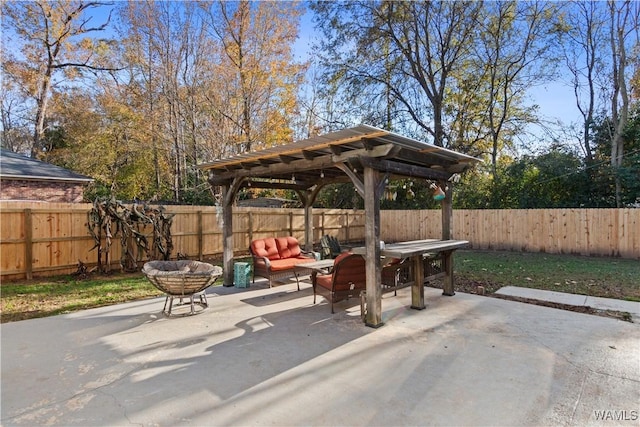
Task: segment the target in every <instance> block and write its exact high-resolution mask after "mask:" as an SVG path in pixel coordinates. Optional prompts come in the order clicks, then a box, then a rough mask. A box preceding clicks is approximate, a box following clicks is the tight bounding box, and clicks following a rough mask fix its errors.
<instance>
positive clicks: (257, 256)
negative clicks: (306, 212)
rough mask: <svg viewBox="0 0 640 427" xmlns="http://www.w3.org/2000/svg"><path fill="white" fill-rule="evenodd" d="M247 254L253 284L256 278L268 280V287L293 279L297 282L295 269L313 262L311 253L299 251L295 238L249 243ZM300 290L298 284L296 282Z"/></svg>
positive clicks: (258, 240) (279, 238) (257, 240)
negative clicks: (251, 268) (251, 258)
mask: <svg viewBox="0 0 640 427" xmlns="http://www.w3.org/2000/svg"><path fill="white" fill-rule="evenodd" d="M249 252H251V256H252V257H253V282H254V283H255V280H256V276H260V277H265V278H267V279H268V280H269V287H272V286H273V281H279V280H284V279H287V278H289V277H295V278H296V282H298V272H297V271H296V267H297V266H298V265H300V264H303V263H305V262H312V261H315V257H314V256H313V252H304V251H302V249H300V244H299V243H298V239H296V238H295V237H291V236H287V237H266V238H264V239H256V240H254V241H252V242H251V245H250V246H249ZM298 290H300V282H298Z"/></svg>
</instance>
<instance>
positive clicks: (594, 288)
mask: <svg viewBox="0 0 640 427" xmlns="http://www.w3.org/2000/svg"><path fill="white" fill-rule="evenodd" d="M454 258H455V264H454V268H455V272H456V278H457V279H460V280H461V281H471V282H479V283H485V284H488V285H489V288H490V290H495V289H494V288H496V287H501V286H508V285H512V286H522V287H527V288H535V289H545V290H551V291H558V292H568V293H574V294H581V295H589V296H598V297H605V298H617V299H625V300H630V301H640V261H638V260H632V259H618V258H590V257H582V256H574V255H555V254H544V253H518V252H484V251H458V252H457V253H456V254H455V256H454Z"/></svg>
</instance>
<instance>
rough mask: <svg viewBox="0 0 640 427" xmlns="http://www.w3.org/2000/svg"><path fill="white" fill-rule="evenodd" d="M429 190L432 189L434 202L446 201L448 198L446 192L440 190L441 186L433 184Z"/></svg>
mask: <svg viewBox="0 0 640 427" xmlns="http://www.w3.org/2000/svg"><path fill="white" fill-rule="evenodd" d="M429 188H431V189H432V190H433V200H437V201H439V202H440V201H442V200H444V198H445V197H446V196H445V194H444V191H442V188H440V186H438V185H436V184H434V183H431V185H430V186H429Z"/></svg>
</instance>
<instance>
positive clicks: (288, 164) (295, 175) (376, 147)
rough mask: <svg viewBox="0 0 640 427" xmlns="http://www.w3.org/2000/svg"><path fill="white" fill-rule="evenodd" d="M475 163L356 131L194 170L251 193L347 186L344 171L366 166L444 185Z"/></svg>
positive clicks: (368, 129)
mask: <svg viewBox="0 0 640 427" xmlns="http://www.w3.org/2000/svg"><path fill="white" fill-rule="evenodd" d="M478 161H480V160H479V159H476V158H474V157H471V156H468V155H465V154H461V153H457V152H455V151H451V150H448V149H446V148H442V147H438V146H435V145H432V144H427V143H425V142H422V141H418V140H415V139H412V138H407V137H404V136H402V135H398V134H396V133H393V132H389V131H385V130H382V129H379V128H376V127H372V126H368V125H359V126H356V127H352V128H348V129H343V130H340V131H336V132H331V133H327V134H324V135H319V136H314V137H311V138H308V139H305V140H302V141H297V142H293V143H290V144H286V145H278V146H274V147H269V148H266V149H263V150H259V151H254V152H251V153H244V154H240V155H237V156H234V157H230V158H226V159H221V160H215V161H212V162H209V163H205V164H201V165H200V166H199V167H200V168H201V169H203V170H206V171H208V172H209V182H210V183H211V185H225V184H229V183H230V182H231V181H233V180H234V178H245V179H249V180H251V181H252V185H253V186H255V187H260V186H262V187H269V188H287V189H294V190H295V189H300V190H304V189H309V188H311V187H312V186H314V185H316V184H318V183H319V181H322V183H323V184H328V183H335V182H350V181H351V179H350V177H349V176H348V175H347V174H345V172H346V170H345V168H346V167H347V166H348V168H349V169H350V170H352V171H354V172H355V173H358V172H361V171H362V170H363V168H364V167H365V166H369V167H372V168H373V169H377V170H379V171H381V172H385V173H389V176H390V177H394V176H398V177H408V176H411V177H416V178H425V179H431V180H448V179H449V178H450V177H451V176H452V175H453V174H456V173H460V172H463V171H464V170H466V169H468V168H469V167H471V166H472V165H473V164H474V163H475V162H478ZM256 179H257V180H256ZM261 180H268V182H266V181H262V182H264V184H263V185H261Z"/></svg>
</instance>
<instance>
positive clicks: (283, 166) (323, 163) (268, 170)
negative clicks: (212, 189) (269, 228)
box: [209, 155, 335, 186]
mask: <svg viewBox="0 0 640 427" xmlns="http://www.w3.org/2000/svg"><path fill="white" fill-rule="evenodd" d="M332 167H335V162H334V161H333V159H332V158H331V156H330V155H326V156H323V157H316V158H315V159H312V160H307V159H298V160H295V161H293V162H291V163H289V164H287V163H274V164H272V165H268V166H265V165H262V166H256V167H254V168H252V169H250V170H249V169H245V170H240V169H236V170H233V171H225V172H223V173H216V172H214V171H213V170H211V171H210V173H209V183H210V184H211V185H214V186H215V185H224V184H225V183H226V182H228V181H230V180H232V179H233V178H235V177H243V178H247V177H260V176H263V177H264V176H266V177H269V176H274V175H282V174H290V173H295V172H304V171H308V170H319V169H329V168H332Z"/></svg>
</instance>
